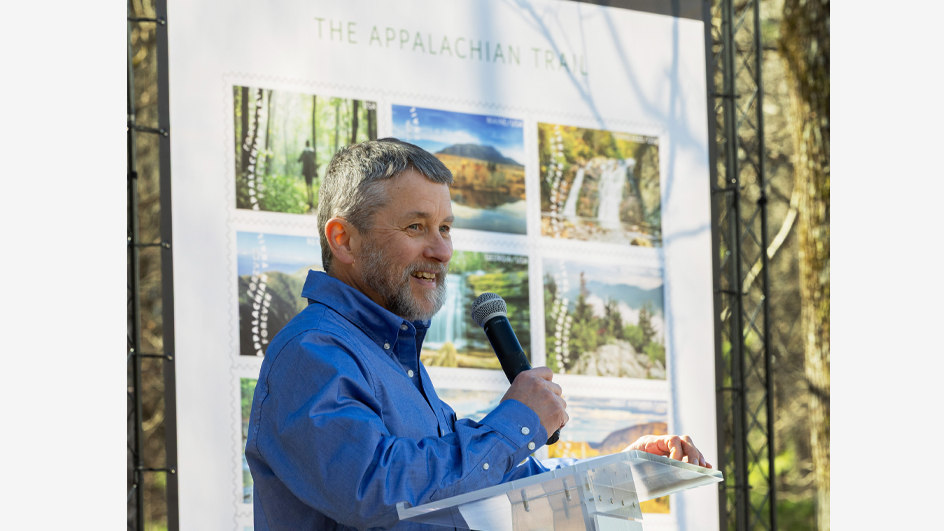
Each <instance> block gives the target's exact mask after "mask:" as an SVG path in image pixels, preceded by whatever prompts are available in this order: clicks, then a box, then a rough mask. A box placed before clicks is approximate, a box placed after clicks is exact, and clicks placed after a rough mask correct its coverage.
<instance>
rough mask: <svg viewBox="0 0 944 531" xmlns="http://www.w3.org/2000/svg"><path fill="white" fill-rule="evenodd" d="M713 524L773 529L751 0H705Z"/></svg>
mask: <svg viewBox="0 0 944 531" xmlns="http://www.w3.org/2000/svg"><path fill="white" fill-rule="evenodd" d="M703 12H704V15H705V41H706V54H707V57H706V59H707V72H706V74H707V81H708V84H707V86H708V88H709V135H710V139H711V140H710V148H709V158H710V166H711V191H712V205H711V206H712V225H713V230H712V242H713V251H714V253H713V264H714V287H715V296H714V301H715V352H716V364H715V366H716V382H717V414H718V448H719V463H718V465H719V468H720V469H721V470H722V471H723V472H724V475H725V478H726V481H725V482H724V483H723V484H722V485H721V487H720V489H721V490H720V496H719V514H720V524H721V529H724V530H737V531H742V530H744V531H746V530H754V529H767V530H775V529H776V528H777V518H776V497H775V494H776V492H775V485H774V456H775V452H774V449H773V442H774V434H773V425H774V410H773V376H772V373H771V356H772V350H771V348H770V322H769V318H768V317H769V307H768V306H769V300H770V297H769V294H770V284H769V275H768V260H769V258H768V255H767V248H768V242H767V239H768V234H767V231H768V227H767V186H768V184H767V182H766V175H765V171H766V149H765V145H764V115H763V97H764V91H763V81H762V65H763V45H762V44H763V43H762V42H761V31H760V28H761V24H760V23H761V20H760V1H759V0H746V1H738V2H735V1H734V0H705V4H704V9H703Z"/></svg>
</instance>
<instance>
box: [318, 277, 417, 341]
mask: <svg viewBox="0 0 944 531" xmlns="http://www.w3.org/2000/svg"><path fill="white" fill-rule="evenodd" d="M302 297H305V298H307V299H309V300H310V301H312V302H319V303H321V304H324V305H325V306H327V307H329V308H331V309H333V310H334V311H336V312H338V313H339V314H341V315H342V316H343V317H344V318H345V319H347V320H348V321H350V322H351V324H353V325H354V326H356V327H357V328H359V329H360V330H361V331H362V332H364V333H365V334H366V335H367V336H368V337H370V338H371V340H373V341H374V343H376V344H377V346H378V347H380V348H382V349H384V343H390V344H392V343H391V342H395V341H396V338H397V335H398V334H399V333H400V332H401V328H400V326H401V325H403V324H407V325H408V326H407V330H406V331H408V332H412V330H410V328H411V327H412V328H414V329H415V330H416V332H417V333H418V335H420V334H421V336H420V337H422V336H425V335H426V333H425V332H426V329H427V328H429V323H430V321H412V322H410V321H406V320H404V319H403V318H402V317H400V316H398V315H394V314H393V313H391V312H390V311H388V310H387V309H385V308H383V307H382V306H380V305H379V304H377V303H376V302H374V301H372V300H371V299H370V297H368V296H367V295H364V294H363V293H361V292H360V291H358V290H357V289H355V288H353V287H351V286H349V285H348V284H345V283H344V282H341V281H340V280H338V279H336V278H334V277H332V276H329V275H328V274H327V273H324V272H322V271H309V272H308V278H307V279H305V287H304V288H302ZM420 340H422V339H420ZM385 350H386V351H387V352H390V351H391V350H392V349H389V348H388V349H385Z"/></svg>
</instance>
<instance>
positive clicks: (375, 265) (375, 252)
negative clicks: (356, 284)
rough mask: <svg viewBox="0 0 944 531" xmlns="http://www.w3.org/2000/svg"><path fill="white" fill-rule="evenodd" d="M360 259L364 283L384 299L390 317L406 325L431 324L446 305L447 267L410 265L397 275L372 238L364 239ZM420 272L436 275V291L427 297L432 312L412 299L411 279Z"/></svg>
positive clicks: (444, 265)
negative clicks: (410, 323) (420, 322)
mask: <svg viewBox="0 0 944 531" xmlns="http://www.w3.org/2000/svg"><path fill="white" fill-rule="evenodd" d="M359 258H360V259H361V260H363V261H364V266H363V270H364V283H366V284H367V285H368V286H370V288H371V289H373V290H374V291H376V292H377V293H378V294H379V295H380V296H381V298H382V299H383V300H384V302H385V303H386V305H385V306H386V308H387V310H388V311H390V312H391V313H393V314H395V315H398V316H400V317H402V318H404V319H406V320H407V321H428V320H429V319H432V318H433V316H434V315H436V312H438V311H439V309H440V308H442V306H443V304H444V303H445V302H446V272H447V271H448V270H449V267H448V265H447V264H441V263H436V262H427V263H415V264H410V265H409V266H407V267H406V269H405V270H404V271H403V272H402V273H401V274H399V275H398V274H397V272H396V271H394V270H393V266H392V265H391V262H390V260H389V258H388V257H387V255H386V253H385V252H384V248H383V247H380V246H377V245H375V244H374V240H373V238H371V237H370V236H368V237H367V238H365V241H364V246H363V249H362V251H361V256H360V257H359ZM417 271H432V272H434V273H436V289H434V290H432V291H431V292H430V293H429V295H428V296H427V299H428V300H427V302H430V303H432V309H431V310H430V311H428V312H424V311H423V309H422V308H421V306H420V301H418V300H417V299H416V297H414V296H413V290H412V289H411V288H410V277H411V276H412V275H413V273H415V272H417Z"/></svg>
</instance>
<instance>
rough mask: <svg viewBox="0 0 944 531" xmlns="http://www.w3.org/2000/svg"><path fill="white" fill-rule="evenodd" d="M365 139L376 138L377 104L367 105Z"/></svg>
mask: <svg viewBox="0 0 944 531" xmlns="http://www.w3.org/2000/svg"><path fill="white" fill-rule="evenodd" d="M367 139H368V140H377V104H376V103H374V104H369V105H368V106H367Z"/></svg>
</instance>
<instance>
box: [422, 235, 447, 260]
mask: <svg viewBox="0 0 944 531" xmlns="http://www.w3.org/2000/svg"><path fill="white" fill-rule="evenodd" d="M423 256H425V257H426V258H430V259H433V260H436V261H439V262H442V263H447V262H449V260H450V259H451V258H452V240H449V239H447V238H444V237H443V235H442V233H441V232H439V231H436V232H435V233H433V234H432V236H431V238H430V242H429V245H427V246H426V252H424V253H423Z"/></svg>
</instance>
